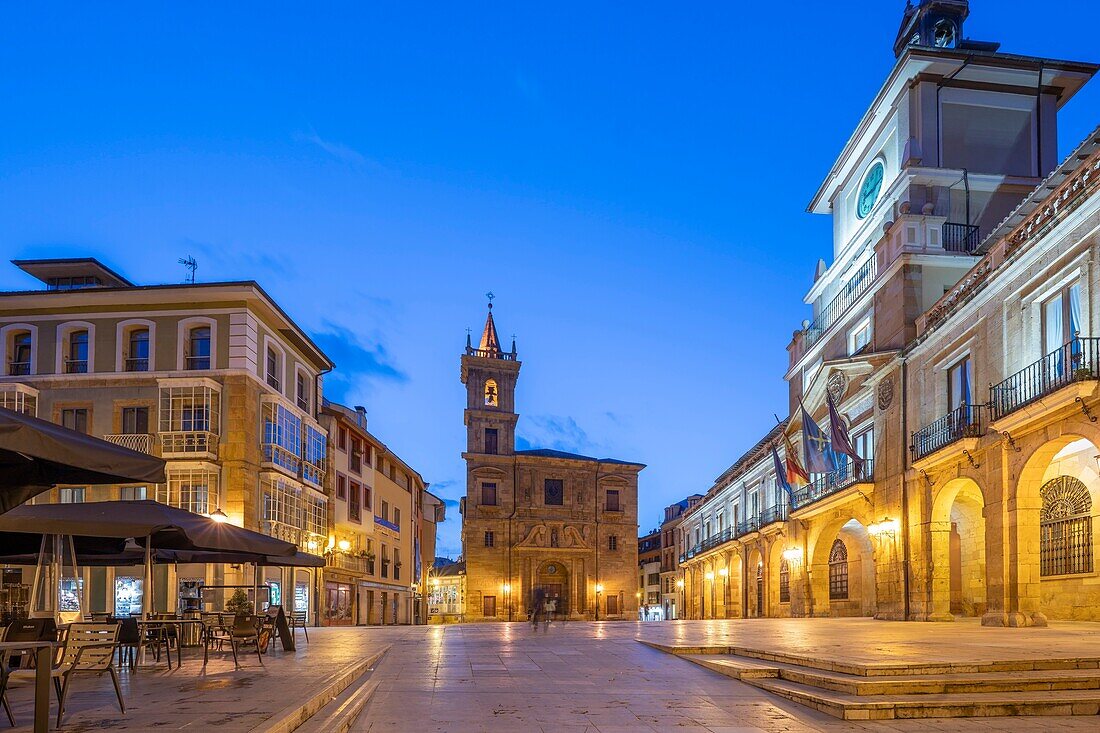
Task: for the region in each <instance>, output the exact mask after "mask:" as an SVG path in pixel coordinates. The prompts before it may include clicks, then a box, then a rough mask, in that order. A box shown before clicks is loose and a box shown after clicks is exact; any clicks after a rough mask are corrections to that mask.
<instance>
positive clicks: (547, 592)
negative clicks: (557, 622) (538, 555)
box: [531, 561, 569, 618]
mask: <svg viewBox="0 0 1100 733" xmlns="http://www.w3.org/2000/svg"><path fill="white" fill-rule="evenodd" d="M568 588H569V578H568V576H567V575H566V573H565V565H564V564H562V563H560V562H556V561H551V562H548V563H545V564H544V565H543V566H542V567H540V568H539V572H538V576H537V577H536V579H535V583H534V587H533V588H532V589H531V590H532V596H531V598H532V599H533V598H535V597H537V596H538V595H539V594H540V591H541V595H542V596H543V597H544V598H545V599H546V600H553V601H554V602H555V610H554V614H555V616H556V617H558V618H565V617H566V616H568V615H569V593H568Z"/></svg>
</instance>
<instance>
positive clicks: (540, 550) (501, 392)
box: [461, 302, 645, 621]
mask: <svg viewBox="0 0 1100 733" xmlns="http://www.w3.org/2000/svg"><path fill="white" fill-rule="evenodd" d="M492 308H493V306H492V303H491V302H490V304H489V315H488V317H487V318H486V320H485V329H484V331H483V333H482V336H481V342H480V343H479V344H478V346H477V348H474V346H473V344H472V343H471V341H470V339H469V337H467V340H466V353H465V354H464V355H463V356H462V383H463V384H464V385H465V386H466V410H465V423H466V451H465V453H463V458H464V459H465V461H466V496H465V497H464V498H463V499H462V503H461V511H462V546H463V555H464V558H465V561H466V609H465V619H466V620H467V621H521V620H524V619H526V618H527V613H528V611H529V610H530V608H531V604H532V599H533V598H534V597H535V595H536V593H538V592H539V591H541V594H540V595H545V597H546V598H549V599H553V600H554V601H555V606H556V609H557V615H558V616H560V617H562V618H570V619H591V620H602V619H630V620H633V619H635V618H637V615H638V599H637V597H636V595H635V593H636V591H637V588H636V585H637V568H638V542H637V537H638V474H639V472H640V471H641V470H642V469H643V468H645V466H644V465H643V464H640V463H634V462H632V461H620V460H614V459H610V458H591V457H588V456H582V455H577V454H573V453H566V452H563V451H558V450H547V449H542V450H516V425H517V423H518V421H519V415H518V414H517V413H516V402H515V394H516V381H517V380H518V378H519V371H520V366H521V362H520V361H519V359H518V356H517V354H516V345H515V341H514V340H513V342H512V348H511V350H510V351H504V350H503V349H502V348H501V346H500V340H499V339H498V337H497V329H496V324H495V323H494V321H493V311H492Z"/></svg>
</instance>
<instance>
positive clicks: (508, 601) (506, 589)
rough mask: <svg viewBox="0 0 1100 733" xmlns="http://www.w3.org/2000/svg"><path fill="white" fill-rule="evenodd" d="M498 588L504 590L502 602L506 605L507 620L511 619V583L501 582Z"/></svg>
mask: <svg viewBox="0 0 1100 733" xmlns="http://www.w3.org/2000/svg"><path fill="white" fill-rule="evenodd" d="M500 589H501V590H502V591H504V603H505V604H506V605H507V606H508V620H509V621H511V620H512V584H511V583H503V584H501V586H500Z"/></svg>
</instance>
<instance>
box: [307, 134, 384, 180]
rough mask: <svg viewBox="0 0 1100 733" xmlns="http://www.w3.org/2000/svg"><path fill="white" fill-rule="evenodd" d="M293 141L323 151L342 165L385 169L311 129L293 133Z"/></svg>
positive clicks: (348, 147) (351, 148) (375, 161)
mask: <svg viewBox="0 0 1100 733" xmlns="http://www.w3.org/2000/svg"><path fill="white" fill-rule="evenodd" d="M294 139H295V140H297V141H298V142H303V143H309V144H310V145H314V146H316V147H318V148H320V149H321V150H322V151H324V152H325V153H326V154H327V155H329V156H330V157H332V158H335V159H336V160H338V161H340V162H342V163H350V164H352V165H365V166H370V167H372V168H378V169H380V170H385V169H386V167H385V166H384V165H382V164H381V163H379V162H378V161H377V160H374V159H372V158H368V157H367V156H365V155H363V154H362V153H360V152H359V151H358V150H356V149H355V148H353V147H351V146H350V145H345V144H344V143H341V142H337V141H335V140H326V139H325V138H323V137H321V136H320V135H318V134H317V132H316V131H315V130H313V129H312V128H311V129H310V131H309V132H296V133H294Z"/></svg>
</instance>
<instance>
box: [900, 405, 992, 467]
mask: <svg viewBox="0 0 1100 733" xmlns="http://www.w3.org/2000/svg"><path fill="white" fill-rule="evenodd" d="M988 407H989V406H988V405H961V406H960V407H957V408H955V409H954V410H952V411H951V412H949V413H947V414H946V415H944V416H943V417H941V418H940V419H938V420H936V421H935V422H934V423H931V424H930V425H925V426H924V427H923V428H921V429H920V430H918V431H917V432H915V433H913V443H912V444H911V445H910V446H909V450H910V451H912V453H913V460H914V461H919V460H920V459H922V458H924V457H925V456H929V455H932V454H933V453H935V452H936V451H938V450H939V449H940V448H944V447H946V446H948V445H951V444H952V443H954V442H956V441H959V440H962V439H963V438H978V437H981V436H982V435H985V413H986V410H987V409H988Z"/></svg>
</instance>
